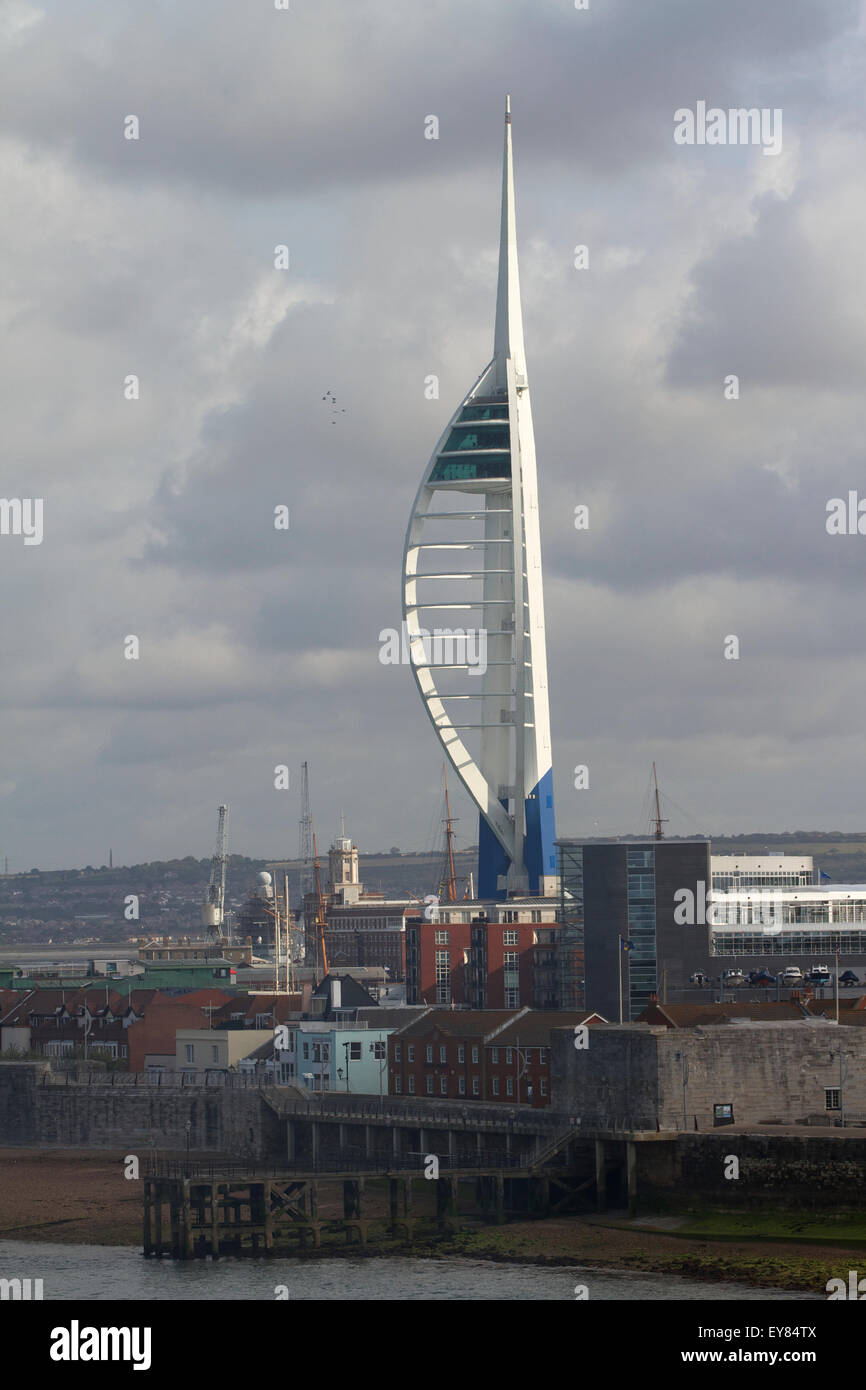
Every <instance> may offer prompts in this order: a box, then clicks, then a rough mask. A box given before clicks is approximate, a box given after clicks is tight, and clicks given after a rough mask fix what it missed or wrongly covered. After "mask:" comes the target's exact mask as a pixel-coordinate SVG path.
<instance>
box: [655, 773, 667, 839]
mask: <svg viewBox="0 0 866 1390" xmlns="http://www.w3.org/2000/svg"><path fill="white" fill-rule="evenodd" d="M653 782H654V784H655V803H656V813H655V815H654V816H653V820H654V821H655V837H656V839H657V840H663V839H664V831H663V830H662V826H663V825H664V824H665V823H666V821H667V816H663V815H662V808H661V803H660V801H659V779H658V775H657V773H656V765H655V763H653Z"/></svg>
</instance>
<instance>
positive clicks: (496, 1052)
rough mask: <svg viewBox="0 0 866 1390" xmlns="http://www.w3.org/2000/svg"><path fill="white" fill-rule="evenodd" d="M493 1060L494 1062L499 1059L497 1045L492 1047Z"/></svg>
mask: <svg viewBox="0 0 866 1390" xmlns="http://www.w3.org/2000/svg"><path fill="white" fill-rule="evenodd" d="M493 1061H494V1062H498V1061H499V1048H498V1047H494V1049H493Z"/></svg>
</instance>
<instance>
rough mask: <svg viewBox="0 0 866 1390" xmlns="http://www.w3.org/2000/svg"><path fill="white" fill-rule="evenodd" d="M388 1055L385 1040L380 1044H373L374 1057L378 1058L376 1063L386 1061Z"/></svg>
mask: <svg viewBox="0 0 866 1390" xmlns="http://www.w3.org/2000/svg"><path fill="white" fill-rule="evenodd" d="M387 1055H388V1054H387V1052H386V1050H385V1041H384V1039H382V1040H381V1041H379V1042H374V1043H373V1056H374V1057H375V1058H376V1061H377V1062H382V1061H384V1060H385V1058H386V1057H387Z"/></svg>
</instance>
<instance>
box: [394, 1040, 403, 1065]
mask: <svg viewBox="0 0 866 1390" xmlns="http://www.w3.org/2000/svg"><path fill="white" fill-rule="evenodd" d="M402 1060H403V1044H402V1043H395V1044H394V1061H395V1062H402Z"/></svg>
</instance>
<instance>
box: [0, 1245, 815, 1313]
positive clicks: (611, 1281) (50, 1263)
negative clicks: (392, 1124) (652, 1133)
mask: <svg viewBox="0 0 866 1390" xmlns="http://www.w3.org/2000/svg"><path fill="white" fill-rule="evenodd" d="M0 1277H2V1278H6V1279H12V1278H21V1279H27V1278H29V1279H42V1281H43V1296H44V1298H45V1299H46V1300H49V1299H51V1300H54V1299H63V1300H84V1301H89V1300H91V1299H129V1300H138V1301H145V1302H147V1301H148V1300H154V1299H163V1300H165V1299H169V1300H170V1299H197V1300H202V1299H208V1298H217V1299H233V1300H239V1299H274V1298H275V1297H276V1292H275V1290H276V1289H277V1287H278V1286H280V1285H285V1286H286V1288H287V1289H288V1297H289V1299H291V1300H293V1301H311V1300H313V1301H315V1300H317V1299H326V1300H333V1301H337V1302H339V1301H346V1300H351V1299H376V1300H392V1301H403V1300H406V1299H436V1300H444V1301H446V1302H448V1301H451V1302H461V1301H464V1300H472V1301H479V1300H481V1301H494V1300H497V1299H508V1300H518V1299H519V1300H526V1299H530V1300H533V1301H535V1302H539V1301H544V1302H546V1301H550V1300H554V1301H559V1300H563V1299H569V1300H572V1299H574V1298H575V1286H576V1285H579V1284H582V1285H586V1288H587V1291H588V1296H589V1298H590V1299H591V1300H592V1299H601V1300H608V1301H610V1300H615V1299H627V1300H629V1301H641V1300H648V1301H652V1302H655V1301H658V1300H664V1301H668V1300H671V1299H674V1300H688V1301H690V1302H710V1303H713V1302H729V1301H731V1300H740V1299H748V1300H750V1301H764V1300H766V1299H786V1300H794V1299H796V1300H798V1301H802V1300H808V1299H810V1298H812V1297H813V1295H810V1294H791V1293H786V1292H784V1291H783V1290H780V1289H755V1288H751V1287H748V1286H746V1285H743V1284H713V1283H705V1282H703V1281H700V1282H699V1281H697V1280H694V1279H680V1278H677V1277H675V1276H671V1275H664V1274H619V1273H616V1272H613V1271H610V1270H605V1271H602V1270H595V1269H587V1268H585V1267H581V1266H578V1265H575V1266H562V1267H557V1268H550V1267H546V1266H543V1265H507V1264H493V1263H489V1262H487V1261H484V1260H454V1259H446V1260H419V1259H403V1258H399V1257H395V1258H388V1259H375V1258H372V1259H360V1260H359V1259H324V1260H296V1259H274V1260H251V1259H250V1260H233V1259H228V1260H219V1261H218V1262H217V1263H216V1264H214V1263H212V1262H211V1261H210V1260H192V1261H190V1262H189V1263H181V1262H179V1261H172V1260H145V1259H144V1257H143V1256H142V1255H140V1254H139V1253H138V1252H137V1251H135V1250H132V1249H126V1248H120V1247H117V1246H99V1245H45V1244H42V1243H41V1242H40V1243H26V1242H23V1241H9V1240H7V1241H0ZM814 1297H815V1298H822V1299H823V1298H825V1297H826V1295H825V1294H824V1292H823V1291H821V1292H820V1293H816V1294H815V1295H814Z"/></svg>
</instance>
